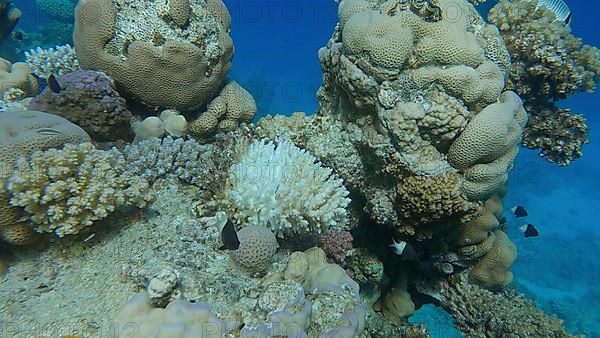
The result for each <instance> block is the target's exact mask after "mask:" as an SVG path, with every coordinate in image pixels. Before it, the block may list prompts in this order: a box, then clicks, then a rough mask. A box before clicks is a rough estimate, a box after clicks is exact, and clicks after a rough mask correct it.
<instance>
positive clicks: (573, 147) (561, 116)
mask: <svg viewBox="0 0 600 338" xmlns="http://www.w3.org/2000/svg"><path fill="white" fill-rule="evenodd" d="M529 115H530V118H529V124H528V127H527V128H526V129H525V132H524V134H523V145H524V146H525V147H527V148H529V149H540V150H541V151H540V156H542V157H544V158H545V159H546V160H548V161H549V162H554V163H557V164H558V165H561V166H568V165H570V164H571V162H573V161H575V160H577V159H578V158H580V157H581V156H583V150H582V148H583V145H584V144H587V143H588V142H589V138H588V134H589V127H588V126H587V124H586V121H585V118H584V117H583V115H580V114H572V113H571V110H570V109H561V108H558V107H556V106H555V105H553V104H550V105H548V107H545V108H542V109H541V110H540V111H537V110H536V111H530V114H529Z"/></svg>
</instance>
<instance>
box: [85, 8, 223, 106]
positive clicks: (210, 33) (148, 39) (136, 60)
mask: <svg viewBox="0 0 600 338" xmlns="http://www.w3.org/2000/svg"><path fill="white" fill-rule="evenodd" d="M176 3H184V2H182V1H176ZM219 4H220V5H219ZM189 6H191V7H192V12H191V13H192V14H191V15H189V22H188V23H187V25H186V26H185V27H184V28H183V29H182V27H180V26H177V25H173V24H172V19H171V18H172V17H173V15H174V14H175V16H178V15H179V14H180V13H179V14H177V13H174V12H173V11H175V10H176V9H177V8H180V7H178V6H174V7H173V6H170V2H161V3H159V4H157V3H156V2H154V1H150V0H144V1H141V2H140V1H138V2H136V3H135V6H133V5H132V3H131V2H129V1H123V0H119V1H111V0H85V1H80V2H79V4H78V6H77V9H76V14H75V33H74V41H75V49H76V50H77V57H78V59H79V62H80V64H81V66H82V67H83V68H86V69H95V70H101V71H104V72H106V73H107V74H108V75H109V76H111V77H112V78H113V79H115V81H116V82H117V84H118V85H119V87H120V88H122V89H123V92H124V93H127V95H128V96H130V97H132V98H135V99H137V100H139V101H141V102H143V103H145V104H147V105H149V106H161V107H167V108H174V109H178V110H182V111H183V110H184V111H191V110H194V109H198V108H202V107H204V106H205V105H206V104H208V102H209V101H210V100H211V99H212V98H213V97H214V95H215V94H216V93H217V91H218V89H219V86H220V85H221V83H222V82H223V80H224V78H225V75H226V74H227V73H228V72H229V69H230V68H231V59H232V55H233V43H232V40H231V38H230V36H229V29H230V27H229V22H230V20H228V17H229V14H228V13H227V10H226V8H225V6H223V5H222V3H221V1H220V0H209V1H207V2H205V1H199V0H193V1H189ZM177 12H178V11H177ZM177 20H178V21H179V19H177ZM139 22H144V23H145V24H144V25H140V24H139ZM179 23H180V24H181V23H182V22H179Z"/></svg>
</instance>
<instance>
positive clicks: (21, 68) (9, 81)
mask: <svg viewBox="0 0 600 338" xmlns="http://www.w3.org/2000/svg"><path fill="white" fill-rule="evenodd" d="M9 89H20V90H22V91H23V93H24V94H25V95H36V94H37V93H38V92H39V85H38V82H37V81H36V79H35V78H34V77H33V75H31V68H29V65H27V64H26V63H24V62H16V63H15V64H12V63H10V62H9V61H8V60H4V59H3V58H0V93H2V94H3V96H4V93H5V92H6V91H8V90H9Z"/></svg>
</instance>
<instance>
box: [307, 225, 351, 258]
mask: <svg viewBox="0 0 600 338" xmlns="http://www.w3.org/2000/svg"><path fill="white" fill-rule="evenodd" d="M315 244H316V245H317V246H318V247H319V248H321V249H323V250H324V251H325V253H327V257H329V258H330V259H332V260H333V261H334V262H335V263H336V264H339V265H340V266H342V267H345V266H346V264H347V262H346V258H347V256H348V254H349V253H350V250H352V234H351V233H350V231H347V230H337V229H334V230H331V231H330V232H329V233H325V234H317V235H315Z"/></svg>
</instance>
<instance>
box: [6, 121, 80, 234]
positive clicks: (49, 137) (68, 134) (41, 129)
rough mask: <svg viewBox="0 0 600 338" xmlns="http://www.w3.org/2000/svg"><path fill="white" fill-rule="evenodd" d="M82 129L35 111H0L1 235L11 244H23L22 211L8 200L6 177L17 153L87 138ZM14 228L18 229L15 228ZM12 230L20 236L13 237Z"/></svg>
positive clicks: (22, 155)
mask: <svg viewBox="0 0 600 338" xmlns="http://www.w3.org/2000/svg"><path fill="white" fill-rule="evenodd" d="M89 141H90V137H89V136H88V135H87V134H86V133H85V131H84V130H83V129H81V128H79V127H78V126H76V125H74V124H73V123H71V122H69V121H67V120H65V119H63V118H62V117H59V116H56V115H52V114H46V113H42V112H38V111H30V110H19V111H7V112H2V113H0V145H1V146H0V187H2V189H1V190H0V235H2V239H4V240H5V241H7V242H10V243H12V244H23V242H27V240H23V236H22V234H23V232H24V228H23V227H22V224H19V223H20V219H21V217H22V211H21V210H20V209H19V208H16V207H14V206H12V205H11V204H10V203H9V200H10V198H11V195H10V192H8V191H5V189H4V188H5V187H6V181H7V180H8V178H9V177H10V176H11V175H12V172H13V171H12V169H13V167H14V166H15V163H16V161H17V159H18V158H19V157H23V158H28V157H29V156H30V155H31V154H32V153H33V152H35V151H39V150H45V149H50V148H60V147H62V146H63V145H64V144H66V143H74V144H77V143H83V142H89ZM15 229H19V231H17V232H15ZM15 234H19V236H17V237H15V236H14V235H15Z"/></svg>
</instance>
